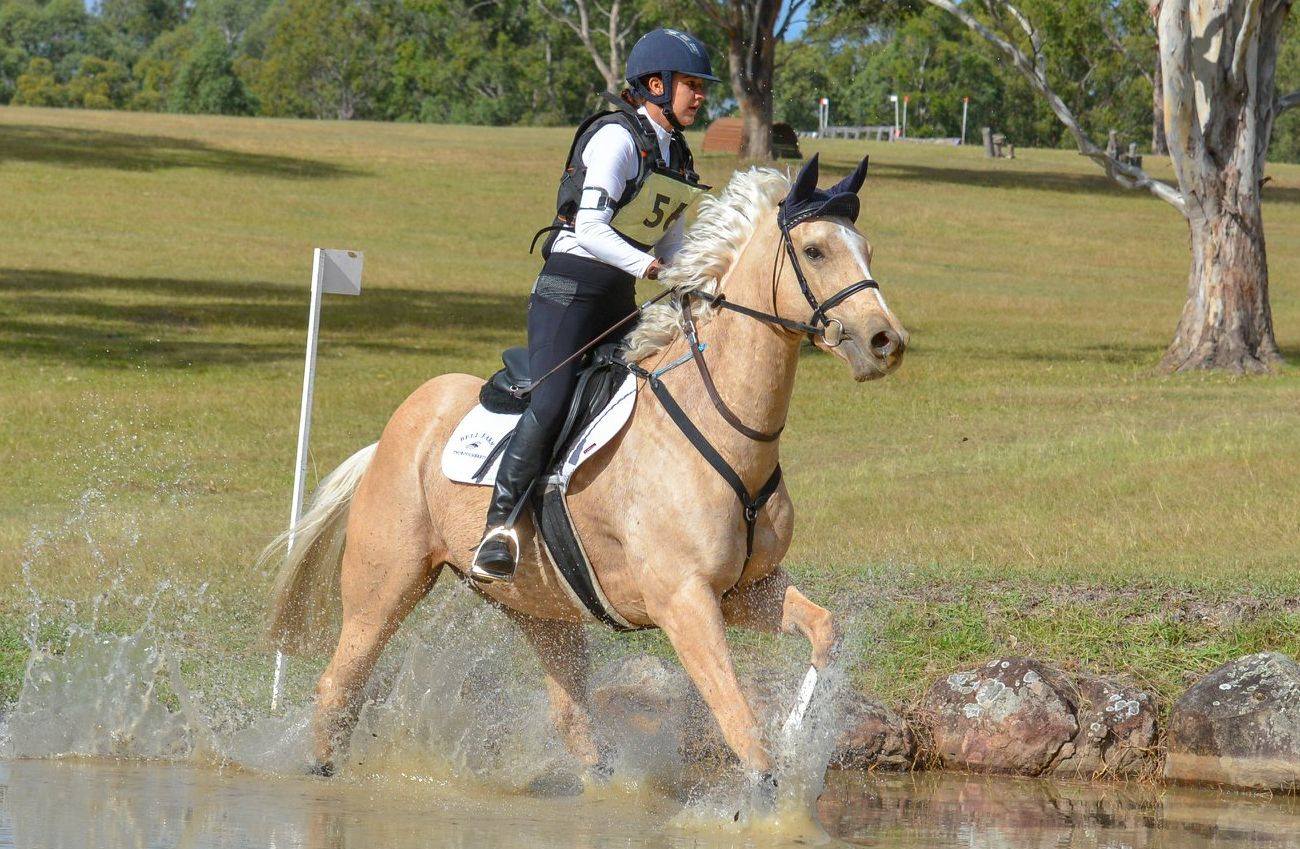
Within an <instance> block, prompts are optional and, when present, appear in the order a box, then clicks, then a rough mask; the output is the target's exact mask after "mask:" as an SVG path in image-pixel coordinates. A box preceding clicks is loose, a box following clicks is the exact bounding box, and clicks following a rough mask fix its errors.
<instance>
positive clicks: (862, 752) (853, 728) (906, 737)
mask: <svg viewBox="0 0 1300 849" xmlns="http://www.w3.org/2000/svg"><path fill="white" fill-rule="evenodd" d="M842 698H844V701H845V705H844V712H843V718H842V722H843V729H844V730H843V731H841V732H840V736H839V739H838V740H837V741H836V743H835V752H834V754H833V755H831V762H830V764H829V766H830V768H831V769H872V768H876V769H908V768H909V767H911V765H912V762H913V759H914V757H915V755H916V740H915V738H914V737H913V736H912V729H910V728H908V727H907V722H906V721H905V720H904V719H903V718H902V717H901V716H899V715H898V714H896V713H894V712H893V711H892V710H890V709H889V708H887V707H885V706H884V705H882V704H881V703H880V702H877V701H875V700H874V699H872V698H870V697H868V696H866V695H863V694H862V693H859V692H857V691H853V692H851V693H849V694H848V695H847V696H844V697H842Z"/></svg>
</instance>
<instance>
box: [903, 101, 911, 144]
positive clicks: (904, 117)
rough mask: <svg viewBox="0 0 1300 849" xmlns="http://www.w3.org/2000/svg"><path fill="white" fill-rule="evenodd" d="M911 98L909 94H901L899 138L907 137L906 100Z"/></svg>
mask: <svg viewBox="0 0 1300 849" xmlns="http://www.w3.org/2000/svg"><path fill="white" fill-rule="evenodd" d="M911 99H912V96H911V95H910V94H905V95H903V135H902V136H901V138H907V101H909V100H911Z"/></svg>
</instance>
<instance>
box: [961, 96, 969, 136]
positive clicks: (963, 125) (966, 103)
mask: <svg viewBox="0 0 1300 849" xmlns="http://www.w3.org/2000/svg"><path fill="white" fill-rule="evenodd" d="M968 108H970V98H969V97H963V98H962V99H961V143H962V144H965V143H966V110H967V109H968Z"/></svg>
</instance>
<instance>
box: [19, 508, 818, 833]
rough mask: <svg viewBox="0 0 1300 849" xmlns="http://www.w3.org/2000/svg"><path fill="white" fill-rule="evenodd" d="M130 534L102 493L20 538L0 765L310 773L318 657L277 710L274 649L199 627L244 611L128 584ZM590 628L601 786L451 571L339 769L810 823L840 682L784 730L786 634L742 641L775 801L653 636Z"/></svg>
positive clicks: (518, 647) (734, 819) (378, 688)
mask: <svg viewBox="0 0 1300 849" xmlns="http://www.w3.org/2000/svg"><path fill="white" fill-rule="evenodd" d="M141 541H142V534H141V531H140V529H139V524H138V522H137V521H136V520H135V516H134V515H133V514H132V513H131V511H130V510H129V509H127V508H124V507H123V506H122V503H121V501H120V500H119V499H118V498H117V497H116V496H115V495H114V494H113V490H112V489H111V488H107V489H100V488H92V489H87V490H86V491H85V492H84V493H83V494H82V496H81V497H80V498H79V499H78V500H77V502H76V505H75V507H74V509H73V510H72V511H70V513H69V515H68V516H67V517H66V518H65V519H64V520H63V521H62V522H60V523H59V524H58V525H56V526H54V527H53V528H51V529H50V530H48V531H44V532H37V533H33V534H32V536H31V538H30V540H29V544H28V545H27V548H26V550H25V552H24V559H23V562H22V574H23V580H24V586H25V590H26V595H27V598H28V604H29V609H28V615H27V618H26V629H25V633H24V639H25V640H26V642H27V644H28V646H29V649H30V652H31V654H30V658H29V662H28V664H27V668H26V672H25V675H24V679H23V684H22V690H21V693H20V694H19V697H18V700H17V702H16V703H15V704H13V705H12V706H11V707H10V708H9V710H8V711H7V713H6V714H5V715H4V716H3V718H2V719H0V757H24V758H67V757H112V758H122V759H149V760H165V761H170V762H176V763H198V764H209V765H212V764H216V765H230V766H236V767H240V768H243V769H245V770H251V771H254V772H258V773H272V774H296V775H301V774H303V773H305V772H306V769H307V767H308V765H309V763H310V749H311V745H310V724H311V713H312V704H311V698H312V685H313V684H314V680H315V678H316V676H317V675H319V673H320V670H321V668H322V667H323V664H324V659H323V658H309V659H305V660H296V661H294V663H293V664H292V665H291V669H290V675H289V685H290V686H289V689H288V697H289V698H288V700H287V702H286V703H287V705H288V707H287V709H286V710H285V711H284V712H282V713H280V714H278V715H272V714H271V713H270V711H269V710H268V708H267V703H266V700H265V697H266V695H267V689H266V688H267V685H268V684H269V673H270V662H271V661H270V657H269V656H268V655H266V654H264V653H262V652H261V651H260V650H259V649H258V648H257V647H256V646H255V645H254V644H253V640H252V639H251V637H250V638H249V639H247V640H246V641H245V643H243V644H240V643H236V642H232V640H231V639H230V635H229V633H214V632H213V627H214V623H222V622H226V621H227V620H230V621H233V622H235V624H236V626H237V625H238V623H239V622H240V621H250V622H251V621H255V620H256V611H252V612H250V611H248V610H241V609H238V608H237V607H234V608H232V606H231V602H230V601H229V600H224V601H223V600H221V599H218V598H217V597H215V595H214V594H212V593H210V592H209V590H208V586H207V584H206V583H199V584H198V585H197V586H189V585H187V584H185V582H184V581H182V580H180V579H177V578H175V577H172V578H162V579H159V580H158V581H157V582H156V583H155V584H154V586H153V588H152V590H151V591H150V592H148V593H139V592H138V591H134V592H135V594H134V595H133V594H132V593H133V590H132V589H131V588H136V587H139V586H140V585H141V580H140V578H141V574H142V573H145V572H146V570H145V569H144V567H143V566H142V565H141V560H142V559H143V558H145V556H146V555H147V554H148V552H146V551H145V550H144V546H143V545H142V542H141ZM150 562H152V561H150ZM70 563H75V568H76V570H77V571H78V572H79V573H80V574H82V575H85V576H87V577H84V578H82V580H80V581H79V582H77V587H78V588H82V592H81V594H80V595H76V594H73V593H71V592H63V591H59V590H57V589H54V588H55V587H59V586H62V585H61V584H60V583H59V579H60V577H61V576H62V574H63V573H64V572H65V571H66V570H67V569H68V568H69V564H70ZM154 571H156V570H154ZM170 571H171V572H172V574H173V575H178V574H192V573H193V572H194V571H196V570H195V569H194V567H193V566H192V565H191V566H190V567H188V568H183V569H182V568H178V569H173V570H170ZM240 617H242V619H241V618H240ZM592 637H593V642H594V648H593V651H594V654H595V656H597V657H598V658H600V659H601V662H600V663H598V664H597V667H598V668H597V670H596V672H595V673H594V675H593V681H592V684H593V689H595V690H600V689H601V688H602V687H604V688H605V690H604V692H605V695H606V696H607V697H608V698H607V699H606V701H605V702H604V703H603V705H600V706H598V710H597V715H596V716H594V717H593V719H594V720H595V726H596V730H597V733H598V735H599V737H600V742H601V744H602V746H603V748H604V750H606V751H608V752H609V753H610V762H611V763H612V764H613V765H614V767H615V773H614V777H613V779H612V782H610V783H609V784H608V785H607V786H601V785H599V784H594V783H592V782H591V780H590V777H588V776H586V775H585V770H584V768H583V767H582V765H581V764H579V763H578V762H577V761H576V760H575V759H574V758H573V757H571V756H570V755H569V753H568V752H567V750H566V749H565V747H564V745H563V743H562V742H561V740H560V739H559V737H558V735H557V734H556V732H555V731H554V729H553V728H552V726H551V723H550V719H549V704H548V699H547V696H546V692H545V690H544V688H543V686H542V679H541V675H540V670H539V669H538V666H537V662H536V659H535V658H534V657H533V655H532V650H531V649H530V648H529V647H528V645H527V644H526V643H525V642H524V640H523V639H522V637H521V636H520V635H519V634H518V633H517V632H516V630H515V628H514V626H513V625H512V624H511V623H510V622H509V621H508V620H507V619H506V618H505V617H504V616H503V615H501V614H500V613H499V612H498V611H496V610H494V609H493V608H491V607H489V606H487V605H484V604H482V602H481V601H480V600H479V599H478V598H477V597H476V596H475V595H474V594H473V593H472V592H470V591H469V590H468V589H466V588H464V587H463V586H461V585H459V584H457V583H456V582H455V581H451V580H446V579H444V580H443V581H440V582H439V585H438V586H437V587H436V588H435V589H434V591H433V593H432V594H431V595H430V597H429V598H428V599H426V601H425V602H423V603H422V604H421V605H420V607H419V608H418V609H417V611H416V613H415V614H413V615H412V616H411V617H410V618H409V619H408V621H407V622H406V623H405V624H404V625H403V627H402V629H401V631H400V632H399V635H398V637H397V638H396V639H395V640H394V641H393V644H392V645H391V646H390V647H389V648H388V650H387V651H386V652H385V653H384V656H383V657H382V658H381V660H380V663H379V666H378V668H377V670H376V672H375V674H374V675H373V676H372V677H371V680H370V682H369V684H368V685H367V689H366V692H365V696H364V705H363V707H362V709H361V712H360V719H359V722H358V725H357V728H356V731H355V733H354V734H353V736H352V741H351V745H350V747H349V748H348V750H347V751H346V755H345V757H341V758H340V759H339V762H338V766H339V768H340V773H339V780H340V781H342V782H346V783H362V784H375V783H377V784H381V785H382V784H385V783H387V784H413V785H420V784H428V783H434V784H438V785H440V786H445V787H454V788H456V789H457V791H458V792H464V793H467V794H470V795H474V794H479V795H482V796H483V797H484V798H500V797H501V795H502V794H506V795H515V796H518V795H528V794H531V795H537V794H547V793H560V794H566V793H573V792H582V791H583V790H584V789H585V791H586V792H587V793H588V794H589V796H590V797H591V798H593V799H599V798H603V797H605V796H608V794H614V795H615V796H618V797H620V798H626V797H628V796H629V794H631V795H632V796H633V797H643V798H645V799H646V800H647V804H660V803H663V802H664V801H665V800H667V802H668V803H670V804H671V806H672V808H673V810H676V811H680V814H679V815H678V820H677V822H678V825H679V826H680V827H682V828H685V829H688V830H699V829H709V830H716V829H717V828H718V827H719V826H720V825H723V826H725V827H726V828H732V829H742V830H743V829H755V828H757V829H759V830H763V829H767V830H770V829H772V828H780V829H787V830H788V829H789V828H790V827H791V825H790V824H791V823H797V824H799V827H800V828H802V827H803V825H804V824H808V823H813V822H815V820H814V818H813V815H812V808H813V803H814V801H815V799H816V797H817V795H818V793H819V792H820V789H821V780H822V774H823V772H824V770H825V766H826V763H827V761H828V760H829V757H830V751H831V747H832V746H833V744H834V740H835V736H836V731H837V729H838V726H837V724H836V723H837V721H838V720H837V716H838V714H837V713H836V710H835V705H836V693H837V692H838V691H839V689H840V687H841V686H842V680H843V676H842V675H841V674H840V673H838V672H836V671H834V670H830V671H828V673H827V674H824V675H823V676H822V680H821V683H820V685H819V689H818V693H817V697H816V699H815V700H814V702H813V705H812V708H811V709H810V712H809V714H808V716H807V718H806V720H805V722H804V725H803V728H802V729H801V731H800V732H799V734H797V735H794V736H793V737H791V738H790V739H783V738H782V737H781V734H780V725H781V722H782V721H783V720H784V718H785V716H786V715H787V713H788V711H789V707H790V703H791V701H792V700H793V698H794V694H795V689H796V686H797V682H798V679H799V677H800V676H801V675H802V673H803V671H804V670H805V669H806V659H805V658H806V652H807V647H806V644H805V643H804V642H803V641H801V640H786V641H783V642H782V644H781V645H782V646H783V649H782V650H781V654H780V658H781V659H780V660H779V661H778V662H777V663H776V664H773V663H772V653H771V644H770V643H764V644H762V645H763V648H762V650H761V651H758V652H755V651H753V650H751V652H750V655H751V656H755V655H761V656H762V657H764V658H765V659H766V660H765V663H766V664H767V667H768V668H767V672H766V673H765V674H766V675H767V679H768V680H767V684H766V686H767V687H768V690H769V692H767V694H766V701H767V704H768V707H769V710H767V711H766V712H765V713H764V719H765V721H766V723H767V728H766V735H767V739H768V740H770V741H774V743H775V745H776V747H777V750H776V751H775V752H774V754H775V755H776V757H777V761H778V763H779V764H780V768H779V770H778V785H777V793H776V795H775V798H774V799H772V798H751V792H750V791H751V787H750V784H749V781H748V779H747V777H746V776H744V774H743V773H742V772H741V770H740V769H739V767H738V766H737V765H736V764H735V762H734V758H732V757H731V755H730V753H729V752H728V751H726V749H725V745H724V744H723V743H722V741H721V737H720V734H719V732H718V730H717V728H716V724H715V723H714V721H713V719H712V716H711V715H710V714H709V713H708V712H707V710H706V709H705V708H704V706H703V703H702V701H701V700H700V698H699V696H698V694H696V693H695V691H694V688H693V687H692V686H691V685H690V683H689V681H688V680H687V679H686V677H685V675H684V673H683V672H682V671H681V669H680V667H679V666H677V665H676V664H675V663H674V662H672V661H670V660H663V659H661V657H662V656H666V655H668V651H667V645H666V643H665V642H663V641H662V640H659V639H658V638H655V637H645V638H640V639H638V640H637V641H635V642H629V641H627V640H626V639H625V638H619V637H616V636H614V635H610V634H607V633H605V632H602V631H598V630H593V631H592ZM647 649H649V650H650V652H651V654H646V650H647ZM741 654H742V655H743V654H744V652H743V650H742V652H741ZM638 664H639V665H641V666H648V667H653V668H654V669H655V670H657V671H656V673H655V674H656V675H658V676H659V681H658V686H659V691H658V700H657V701H654V700H652V701H651V702H650V703H645V704H643V703H642V702H643V701H644V691H643V690H642V689H638V688H639V687H641V684H640V683H638V681H631V682H630V683H629V682H628V681H624V680H623V679H625V678H626V677H627V676H626V671H627V669H628V668H630V667H637V666H638ZM774 666H775V668H776V670H777V671H776V672H775V673H773V672H772V668H773V667H774ZM620 682H621V683H620ZM620 687H622V689H621V690H620ZM611 694H612V695H611ZM620 694H621V695H620ZM619 699H623V700H624V701H625V702H626V701H630V702H634V703H635V705H634V707H635V710H637V711H640V716H639V718H638V719H637V721H634V722H628V721H627V716H626V715H625V714H626V710H624V708H626V707H627V706H626V705H623V706H622V707H620V706H619V704H617V702H618V701H619ZM620 711H623V712H622V713H620Z"/></svg>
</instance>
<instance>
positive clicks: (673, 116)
mask: <svg viewBox="0 0 1300 849" xmlns="http://www.w3.org/2000/svg"><path fill="white" fill-rule="evenodd" d="M659 79H661V80H663V83H664V93H663V94H662V95H661V97H662V99H663V103H660V104H657V105H658V106H659V109H660V110H661V111H662V112H663V113H664V117H665V118H667V119H668V123H669V124H670V125H671V126H672V128H673V130H674V131H675V132H678V133H680V132H682V131H683V130H684V129H685V128H684V127H683V126H682V122H681V121H678V120H677V113H676V112H674V111H673V72H672V71H662V72H660V74H659Z"/></svg>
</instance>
